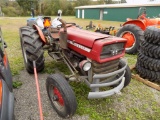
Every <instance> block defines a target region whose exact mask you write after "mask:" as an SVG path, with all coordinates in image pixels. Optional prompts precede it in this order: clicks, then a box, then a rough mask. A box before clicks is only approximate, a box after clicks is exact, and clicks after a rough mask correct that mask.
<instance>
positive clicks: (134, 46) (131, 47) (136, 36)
mask: <svg viewBox="0 0 160 120" xmlns="http://www.w3.org/2000/svg"><path fill="white" fill-rule="evenodd" d="M143 33H144V32H143V31H142V29H141V28H140V27H139V26H136V25H134V24H127V25H124V26H123V27H122V28H121V29H120V30H119V31H118V32H117V35H116V36H118V37H122V38H125V39H127V48H126V53H128V54H135V53H137V51H138V49H139V44H140V42H141V41H144V37H143Z"/></svg>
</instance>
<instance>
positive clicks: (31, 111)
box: [13, 70, 89, 120]
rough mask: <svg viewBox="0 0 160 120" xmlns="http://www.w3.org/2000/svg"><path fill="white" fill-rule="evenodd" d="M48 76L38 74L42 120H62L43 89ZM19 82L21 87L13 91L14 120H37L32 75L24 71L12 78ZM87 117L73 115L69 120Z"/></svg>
mask: <svg viewBox="0 0 160 120" xmlns="http://www.w3.org/2000/svg"><path fill="white" fill-rule="evenodd" d="M47 76H48V74H38V78H39V84H40V91H41V101H42V107H43V116H44V120H63V119H62V118H60V117H59V116H58V115H57V113H56V112H55V111H54V110H53V108H52V106H51V104H50V101H49V98H48V95H47V92H46V87H45V80H46V78H47ZM16 80H18V81H21V82H22V83H23V85H22V86H21V87H20V88H18V89H14V95H15V98H16V101H15V109H14V110H15V118H16V120H39V112H38V100H37V92H36V85H35V79H34V75H30V74H28V73H27V72H26V71H25V70H23V71H21V72H20V75H17V76H14V77H13V81H16ZM88 119H89V117H88V116H78V115H74V116H73V118H71V119H70V120H88Z"/></svg>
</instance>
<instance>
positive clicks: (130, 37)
mask: <svg viewBox="0 0 160 120" xmlns="http://www.w3.org/2000/svg"><path fill="white" fill-rule="evenodd" d="M122 38H125V39H127V44H126V47H127V48H129V47H132V46H133V45H134V43H135V37H134V35H133V34H132V33H130V32H126V33H124V34H123V35H122Z"/></svg>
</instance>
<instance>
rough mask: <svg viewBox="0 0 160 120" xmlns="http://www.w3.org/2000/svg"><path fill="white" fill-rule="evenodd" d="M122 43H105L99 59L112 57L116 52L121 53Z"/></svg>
mask: <svg viewBox="0 0 160 120" xmlns="http://www.w3.org/2000/svg"><path fill="white" fill-rule="evenodd" d="M124 49H125V48H124V43H114V44H110V45H105V46H103V48H102V52H101V55H100V58H101V59H104V58H108V57H112V56H115V55H118V54H121V53H122V52H123V50H124Z"/></svg>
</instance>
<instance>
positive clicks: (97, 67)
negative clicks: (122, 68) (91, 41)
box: [92, 59, 119, 74]
mask: <svg viewBox="0 0 160 120" xmlns="http://www.w3.org/2000/svg"><path fill="white" fill-rule="evenodd" d="M92 65H93V67H92V70H93V73H95V74H107V73H110V72H113V71H115V70H118V68H119V59H116V60H112V61H109V62H106V63H101V64H100V63H97V62H96V61H93V62H92Z"/></svg>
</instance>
